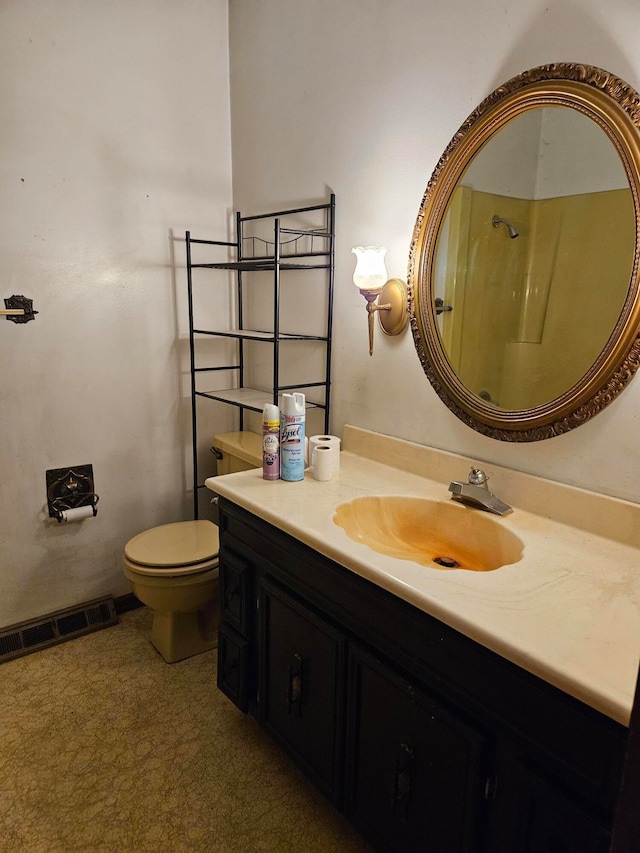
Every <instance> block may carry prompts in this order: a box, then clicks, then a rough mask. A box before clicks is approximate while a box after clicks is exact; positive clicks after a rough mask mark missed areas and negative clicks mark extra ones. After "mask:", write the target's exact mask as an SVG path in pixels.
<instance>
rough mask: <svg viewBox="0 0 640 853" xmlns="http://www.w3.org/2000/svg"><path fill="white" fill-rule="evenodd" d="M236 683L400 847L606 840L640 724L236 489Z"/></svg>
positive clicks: (224, 616)
mask: <svg viewBox="0 0 640 853" xmlns="http://www.w3.org/2000/svg"><path fill="white" fill-rule="evenodd" d="M219 505H220V593H221V596H220V597H221V625H220V641H219V646H218V686H219V687H220V689H221V690H223V692H224V693H225V694H226V695H227V696H228V697H229V698H230V699H231V700H232V701H233V702H234V703H235V704H236V705H237V706H238V707H239V708H240V709H241V710H243V711H250V712H251V713H252V714H253V715H254V716H256V717H257V718H258V719H259V720H260V721H261V722H262V724H263V725H264V726H265V728H266V729H268V731H269V732H270V733H271V734H272V735H273V737H274V738H275V739H276V740H277V741H278V742H279V743H280V744H281V745H282V746H283V748H284V749H286V750H287V752H288V753H289V754H290V755H291V756H292V757H293V759H294V760H295V761H296V762H298V764H299V765H300V766H301V767H302V768H303V770H304V771H305V772H306V773H307V775H308V776H309V777H310V778H311V779H313V780H314V782H315V783H316V784H317V785H318V787H319V788H320V789H321V790H322V791H323V792H324V793H325V794H326V796H327V797H329V798H330V800H331V801H332V802H333V803H334V804H335V805H336V807H337V808H339V809H341V810H342V811H344V813H345V814H346V815H347V817H348V818H349V820H350V821H351V822H352V823H353V824H354V825H355V826H356V827H357V828H358V829H359V830H360V831H361V832H362V834H363V835H364V836H365V837H366V838H367V839H368V841H369V842H370V843H371V844H372V846H373V847H374V848H375V849H376V850H379V851H384V853H413V851H421V853H606V851H607V850H608V845H609V834H610V832H609V831H610V827H611V824H612V820H613V813H614V809H615V804H616V799H617V795H618V789H619V784H620V776H621V771H622V766H623V761H624V754H625V746H626V738H627V729H626V728H625V727H624V726H621V725H619V724H617V723H615V722H614V721H612V720H610V719H609V718H607V717H605V716H603V715H602V714H599V713H598V712H596V711H594V710H593V709H591V708H589V707H587V706H585V705H584V704H582V703H581V702H578V701H577V700H575V699H573V698H571V697H569V696H567V695H566V694H564V693H563V692H561V691H559V690H557V689H555V688H553V687H551V686H550V685H548V684H546V683H545V682H543V681H541V680H540V679H538V678H535V677H534V676H532V675H530V674H529V673H527V672H525V671H523V670H521V669H520V668H519V667H517V666H514V665H513V664H511V663H509V662H507V661H505V660H504V659H503V658H501V657H500V656H499V655H496V654H494V653H493V652H490V651H488V650H487V649H485V648H483V647H482V646H480V645H479V644H477V643H475V642H473V641H471V640H469V639H468V638H466V637H464V636H462V635H461V634H459V633H458V632H457V631H455V630H453V629H451V628H449V627H448V626H446V625H443V624H442V623H440V622H439V621H438V620H436V619H434V618H433V617H431V616H428V615H427V614H425V613H423V612H422V611H420V610H418V609H416V608H415V607H413V606H411V605H409V604H407V603H406V602H403V601H401V600H399V599H398V598H396V597H395V596H393V595H391V594H389V593H387V592H386V591H384V590H382V589H380V588H378V587H377V586H375V585H374V584H372V583H370V582H369V581H366V580H364V579H362V578H360V577H358V576H357V575H355V574H354V573H352V572H349V571H348V570H346V569H344V568H343V567H341V566H339V565H337V564H336V563H334V562H332V561H331V560H328V559H326V558H325V557H323V556H321V555H319V554H318V553H317V552H315V551H313V550H312V549H310V548H308V547H307V546H305V545H302V544H301V543H299V542H297V541H296V540H295V539H293V538H292V537H290V536H288V535H286V534H284V533H282V532H281V531H279V530H278V529H276V528H274V527H273V526H271V525H269V524H267V523H265V522H263V521H262V520H260V519H258V518H256V517H255V516H254V515H252V514H250V513H248V512H246V511H245V510H242V509H240V508H239V507H237V506H235V505H234V504H232V503H230V502H229V501H227V500H225V499H223V498H221V499H220V504H219Z"/></svg>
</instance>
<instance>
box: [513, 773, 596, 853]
mask: <svg viewBox="0 0 640 853" xmlns="http://www.w3.org/2000/svg"><path fill="white" fill-rule="evenodd" d="M501 783H502V780H501V778H500V777H498V795H499V794H500V786H501ZM510 787H511V789H512V793H513V794H515V807H514V808H513V811H514V812H515V814H516V816H517V818H516V827H515V839H514V840H513V842H512V843H511V844H510V845H509V846H508V847H507V848H505V849H509V850H514V851H516V850H517V851H518V853H607V851H608V849H609V834H608V833H607V832H606V831H605V830H604V829H603V828H602V826H600V824H599V823H598V822H597V820H596V819H595V818H594V817H593V816H592V815H591V814H589V813H588V812H587V811H585V810H584V809H582V808H580V807H579V806H578V805H577V804H576V803H574V802H573V801H572V800H571V799H569V798H568V797H567V796H566V795H565V794H564V792H563V791H562V789H561V788H560V787H559V786H557V785H555V784H553V783H552V782H551V781H547V780H545V779H543V778H542V777H541V776H539V775H538V774H536V773H535V772H533V771H532V770H530V769H529V768H527V767H525V766H522V765H521V766H520V767H519V768H518V770H517V772H516V773H515V774H514V777H513V778H512V779H511V780H510Z"/></svg>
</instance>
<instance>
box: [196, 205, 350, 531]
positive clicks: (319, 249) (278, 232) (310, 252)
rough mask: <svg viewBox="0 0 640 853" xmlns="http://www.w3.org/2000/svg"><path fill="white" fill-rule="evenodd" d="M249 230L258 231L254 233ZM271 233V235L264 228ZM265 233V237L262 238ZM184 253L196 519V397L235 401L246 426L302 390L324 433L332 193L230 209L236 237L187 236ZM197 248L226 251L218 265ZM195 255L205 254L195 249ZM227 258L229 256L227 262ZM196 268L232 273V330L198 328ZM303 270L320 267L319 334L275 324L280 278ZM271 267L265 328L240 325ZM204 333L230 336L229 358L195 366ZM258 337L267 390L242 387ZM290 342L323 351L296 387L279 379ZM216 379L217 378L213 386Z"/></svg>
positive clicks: (330, 308)
mask: <svg viewBox="0 0 640 853" xmlns="http://www.w3.org/2000/svg"><path fill="white" fill-rule="evenodd" d="M253 229H257V230H261V233H260V234H258V233H255V232H254V230H253ZM270 231H271V233H272V235H273V236H271V233H269V232H270ZM267 233H269V236H266V235H267ZM185 242H186V253H187V289H188V308H189V352H190V361H191V423H192V441H193V489H194V517H195V518H196V519H197V518H198V516H199V511H198V493H199V490H200V489H202V488H204V484H203V483H201V482H200V476H199V464H198V416H197V412H198V400H201V399H202V398H206V399H208V400H213V401H216V402H218V403H223V404H226V405H230V406H235V407H236V408H237V410H238V429H240V430H242V429H243V428H244V423H245V412H246V411H249V412H262V409H263V406H264V404H265V403H271V402H272V403H276V404H278V402H279V398H280V395H281V394H282V393H283V392H292V391H303V392H304V393H305V396H306V399H307V408H308V409H310V408H319V409H323V410H324V432H328V431H329V418H330V406H331V331H332V315H333V288H334V259H335V196H334V195H333V194H331V196H330V198H329V201H327V202H325V203H323V204H314V205H309V206H306V207H298V208H291V209H288V210H279V211H274V212H271V213H262V214H258V215H253V216H242V215H241V214H240V213H237V214H236V241H235V242H227V241H219V240H201V239H196V238H194V237H192V236H191V232H190V231H187V232H186V235H185ZM195 246H203V247H210V248H211V249H212V251H223V250H224V251H225V252H226V254H227V258H226V259H224V260H221V261H216V262H210V263H209V262H206V263H194V262H193V254H194V252H195V249H194V247H195ZM199 251H200V252H202V251H206V249H204V250H199ZM229 255H232V256H233V258H231V259H229ZM196 270H227V271H229V270H230V271H233V272H234V273H235V277H236V282H235V302H236V318H237V324H236V327H235V328H233V329H211V328H201V326H200V324H199V323H198V325H196V318H195V316H194V284H195V281H194V273H195V271H196ZM309 270H325V271H326V277H325V279H324V281H323V286H324V287H325V288H326V306H327V310H326V318H325V324H324V325H325V328H324V331H323V333H322V334H303V333H300V334H298V333H291V332H286V333H285V332H282V331H281V328H280V325H281V324H280V314H281V286H282V282H283V278H284V277H285V276H287V277H289V276H292V277H293V276H298V275H302V274H303V273H304V272H307V271H309ZM259 272H272V273H273V276H272V279H271V283H272V289H273V316H272V323H271V328H269V330H268V331H264V330H260V329H251V328H247V327H246V326H245V313H246V312H245V304H244V303H245V299H247V298H248V296H249V294H248V293H247V291H248V290H249V284H248V278H249V276H250V274H252V273H259ZM205 337H215V338H228V339H232V340H234V341H236V347H235V358H234V360H233V362H232V363H230V364H229V363H225V364H221V365H207V366H201V365H200V364H199V363H198V353H197V350H198V346H197V344H198V341H199V340H201V339H203V338H205ZM254 341H258V342H263V343H265V344H270V345H271V347H272V383H271V387H270V388H269V389H268V390H264V389H256V388H250V387H247V386H246V384H245V356H246V352H245V343H247V342H254ZM291 341H300V342H305V341H316V342H318V341H320V342H323V343H324V345H325V348H326V355H325V359H324V370H323V372H322V375H321V376H318V377H314V378H313V381H309V382H303V383H298V384H285V383H283V382H281V365H280V344H281V343H285V342H286V343H288V342H291ZM221 372H227V374H231V375H233V376H234V377H235V381H234V382H233V387H230V388H222V389H217V388H216V389H214V390H203V389H202V388H200V387H198V382H197V378H198V375H199V374H215V373H219V374H220V373H221ZM214 384H215V383H214Z"/></svg>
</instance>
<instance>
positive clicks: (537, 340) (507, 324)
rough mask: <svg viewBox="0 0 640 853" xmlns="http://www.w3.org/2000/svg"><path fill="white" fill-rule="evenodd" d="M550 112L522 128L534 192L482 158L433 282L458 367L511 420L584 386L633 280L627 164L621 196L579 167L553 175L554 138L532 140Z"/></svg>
mask: <svg viewBox="0 0 640 853" xmlns="http://www.w3.org/2000/svg"><path fill="white" fill-rule="evenodd" d="M541 112H542V111H537V115H536V114H531V115H528V116H525V117H523V119H522V120H519V121H521V126H520V131H525V130H526V133H525V136H524V138H525V140H526V142H527V144H529V145H530V146H531V145H532V142H531V140H532V139H533V138H534V137H535V140H536V142H535V151H534V150H533V149H532V151H531V157H532V159H533V160H534V161H535V164H536V166H535V169H532V171H531V172H530V174H535V176H536V183H535V186H533V185H532V186H530V187H526V186H523V185H520V186H515V185H510V173H509V172H508V170H507V169H506V168H505V164H506V163H508V159H505V158H504V157H503V156H502V154H497V152H496V151H495V150H494V149H495V146H494V148H493V149H492V159H491V163H488V161H487V160H486V159H485V160H484V161H483V160H482V156H483V153H484V152H483V153H481V154H480V155H479V157H478V158H476V160H477V162H476V163H474V164H473V165H472V167H471V169H470V170H468V173H467V174H466V175H465V176H464V178H463V181H462V183H461V184H459V185H458V187H457V188H456V190H455V192H454V194H453V195H452V197H451V199H450V201H449V204H448V206H447V215H446V218H445V222H444V224H443V228H442V231H441V235H440V238H439V243H438V251H437V256H436V267H435V270H434V278H435V283H436V288H435V292H436V295H437V296H440V297H441V298H442V299H443V300H444V304H445V305H450V306H452V310H451V311H448V312H445V313H441V314H440V315H439V316H438V324H439V330H440V334H441V336H442V341H443V345H444V348H445V351H446V354H447V358H448V359H449V361H450V363H451V366H452V367H453V369H454V370H455V372H456V373H457V374H458V376H459V377H460V379H461V380H462V382H463V384H464V385H465V386H466V387H467V388H468V389H470V390H471V391H472V392H473V393H474V394H476V395H477V396H479V397H481V398H482V399H484V400H487V401H490V402H491V403H492V404H493V405H494V406H496V407H498V408H501V409H505V410H520V409H528V408H533V407H535V406H538V405H542V404H544V403H546V402H548V401H549V400H551V399H554V398H556V397H559V396H560V395H561V394H563V393H564V392H566V391H567V389H568V388H570V387H571V386H573V385H574V384H575V383H576V382H578V381H579V380H580V379H581V377H583V376H584V374H585V373H586V371H587V370H588V369H589V367H590V365H592V364H593V363H594V361H595V360H596V359H597V358H598V357H599V355H600V353H601V352H602V350H603V348H604V346H605V344H606V342H607V340H608V338H609V336H610V334H611V330H612V329H613V328H614V326H615V324H616V322H617V319H618V317H619V315H620V311H621V308H622V305H623V304H624V300H625V298H626V295H627V291H628V286H629V280H630V276H631V272H632V270H631V262H630V259H632V258H633V255H634V247H635V233H636V232H635V215H634V206H633V197H632V194H631V191H630V189H629V185H628V183H627V182H626V179H625V178H624V173H623V172H622V169H621V166H620V163H619V161H618V162H617V164H615V165H616V167H617V169H619V170H620V172H621V173H622V178H621V179H618V178H617V177H616V179H614V180H611V176H608V178H607V182H608V186H609V187H611V186H612V185H614V186H617V187H620V186H622V187H624V188H614V189H610V188H603V187H601V186H600V183H601V179H602V177H603V176H602V173H600V175H598V176H596V177H595V178H589V179H585V170H584V167H582V168H581V170H580V173H578V170H577V166H576V163H575V162H574V163H566V164H564V166H565V168H564V169H563V170H562V171H560V172H558V173H557V174H555V173H554V172H553V171H550V170H549V169H547V170H545V168H544V164H543V162H542V161H543V156H542V154H541V151H542V153H544V137H545V129H544V128H542V129H541V128H540V127H538V128H537V131H536V133H535V134H532V133H531V130H532V120H535V121H536V122H538V123H539V121H540V119H541V118H542V116H541ZM548 112H551V113H554V114H555V116H557V115H558V114H559V113H558V111H555V110H551V111H548ZM567 112H568V113H570V112H571V111H564V113H567ZM564 118H565V119H566V116H564ZM577 118H578V119H583V117H582V116H577ZM574 119H575V117H574V116H570V120H574ZM525 120H526V121H525ZM584 121H587V120H586V119H584ZM514 124H517V122H514ZM546 132H547V133H548V127H547V128H546ZM556 132H557V129H556ZM598 133H600V131H599V130H598ZM563 137H565V133H564V132H563ZM602 137H604V135H603V134H602ZM521 138H522V137H521ZM541 140H542V142H541ZM502 141H503V142H507V141H508V140H504V139H503V140H502ZM605 141H606V142H607V145H609V147H610V148H611V153H612V154H613V155H614V157H615V159H616V160H617V156H616V155H615V151H614V150H613V148H612V146H611V145H610V143H609V142H608V140H606V137H605ZM513 147H514V148H517V151H518V156H519V162H521V160H522V156H523V146H520V147H517V145H516V140H515V138H514V141H513ZM574 153H575V152H574ZM583 162H584V161H583ZM587 162H590V161H587ZM591 162H593V161H591ZM595 162H599V161H595ZM558 165H559V164H557V161H554V169H555V168H556V166H558ZM489 167H490V168H489ZM472 170H473V171H472ZM499 170H501V171H500V174H499V176H498V171H499ZM571 170H573V171H574V173H575V175H578V177H579V180H577V179H576V180H574V175H572V174H571ZM490 173H491V174H490ZM514 174H515V172H514ZM518 174H520V175H521V174H523V172H522V170H521V169H520V170H519V172H518ZM541 175H542V176H544V180H541ZM486 186H490V187H492V188H494V187H497V188H498V189H499V190H501V191H500V192H493V191H486V189H485V187H486ZM554 190H555V194H554ZM496 217H497V219H498V220H502V222H496V225H494V224H493V223H494V221H495V220H496ZM510 226H511V227H510ZM514 231H516V232H517V235H518V236H517V238H515V239H513V232H514Z"/></svg>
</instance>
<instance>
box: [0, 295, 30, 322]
mask: <svg viewBox="0 0 640 853" xmlns="http://www.w3.org/2000/svg"><path fill="white" fill-rule="evenodd" d="M37 313H38V312H37V311H34V310H33V299H27V297H26V296H16V295H15V294H14V295H13V296H10V297H9V298H8V299H5V300H4V309H2V310H0V315H2V316H4V317H6V318H7V320H11V322H12V323H28V322H29V320H35V319H36V318H35V315H36V314H37Z"/></svg>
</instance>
